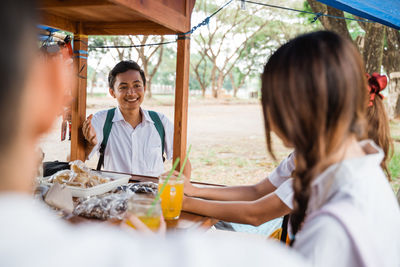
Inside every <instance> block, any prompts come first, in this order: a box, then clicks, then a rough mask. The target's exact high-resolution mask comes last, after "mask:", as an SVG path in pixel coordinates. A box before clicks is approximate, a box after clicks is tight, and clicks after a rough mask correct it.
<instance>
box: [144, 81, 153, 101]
mask: <svg viewBox="0 0 400 267" xmlns="http://www.w3.org/2000/svg"><path fill="white" fill-rule="evenodd" d="M146 96H147V98H151V97H152V96H153V94H152V93H151V80H150V81H147V83H146Z"/></svg>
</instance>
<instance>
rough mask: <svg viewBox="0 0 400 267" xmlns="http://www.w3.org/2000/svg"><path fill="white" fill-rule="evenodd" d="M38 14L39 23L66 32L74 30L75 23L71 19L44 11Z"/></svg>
mask: <svg viewBox="0 0 400 267" xmlns="http://www.w3.org/2000/svg"><path fill="white" fill-rule="evenodd" d="M40 16H41V20H40V24H42V25H46V26H49V27H52V28H56V29H59V30H64V31H68V32H76V23H74V22H73V21H71V20H68V19H66V18H64V17H60V16H56V15H53V14H50V13H48V12H46V11H42V12H40Z"/></svg>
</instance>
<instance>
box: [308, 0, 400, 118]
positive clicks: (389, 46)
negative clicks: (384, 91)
mask: <svg viewBox="0 0 400 267" xmlns="http://www.w3.org/2000/svg"><path fill="white" fill-rule="evenodd" d="M307 3H308V4H309V5H310V7H311V9H312V10H313V11H314V12H321V13H324V14H329V15H335V16H340V17H344V16H345V14H344V12H343V11H341V10H338V9H335V8H332V7H329V6H326V5H325V4H321V3H319V2H317V1H316V0H307ZM356 18H358V17H356ZM318 19H319V21H320V22H321V24H322V26H323V27H324V28H325V29H327V30H331V31H335V32H337V33H338V34H340V35H342V36H345V37H347V38H351V36H350V33H349V28H351V27H355V26H354V24H351V23H349V22H346V21H345V20H343V19H336V18H330V17H323V16H321V17H319V18H318ZM358 19H360V18H358ZM358 25H359V26H360V27H361V28H362V31H361V32H364V33H365V34H364V36H361V39H362V41H361V42H357V44H358V47H359V49H360V52H361V54H362V56H363V58H364V63H365V69H366V71H367V72H368V73H373V72H378V73H380V72H381V67H382V66H383V67H384V69H385V71H386V73H387V74H388V75H389V76H390V75H391V74H392V73H398V72H400V53H399V48H400V33H399V31H397V30H395V29H392V28H390V27H386V26H384V25H381V24H379V23H367V22H360V21H359V22H358ZM359 37H360V36H359ZM391 85H392V87H393V88H389V90H390V91H389V92H390V93H389V95H390V98H394V99H396V100H395V101H391V99H389V101H388V104H389V114H390V115H391V116H392V117H399V116H400V81H398V82H394V83H391Z"/></svg>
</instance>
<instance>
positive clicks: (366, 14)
mask: <svg viewBox="0 0 400 267" xmlns="http://www.w3.org/2000/svg"><path fill="white" fill-rule="evenodd" d="M318 1H319V2H321V3H324V4H326V5H328V6H331V7H334V8H337V9H340V10H343V11H346V12H348V13H351V14H353V15H356V16H359V17H362V18H364V19H369V20H373V21H376V22H379V23H381V24H383V25H386V26H389V27H392V28H395V29H397V30H400V0H318Z"/></svg>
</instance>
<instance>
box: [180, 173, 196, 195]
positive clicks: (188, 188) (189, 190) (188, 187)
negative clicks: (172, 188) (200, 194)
mask: <svg viewBox="0 0 400 267" xmlns="http://www.w3.org/2000/svg"><path fill="white" fill-rule="evenodd" d="M182 176H183V181H184V184H183V193H184V194H185V195H187V196H194V194H195V191H196V187H195V186H193V185H192V183H191V182H190V178H187V177H186V176H184V175H182Z"/></svg>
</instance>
